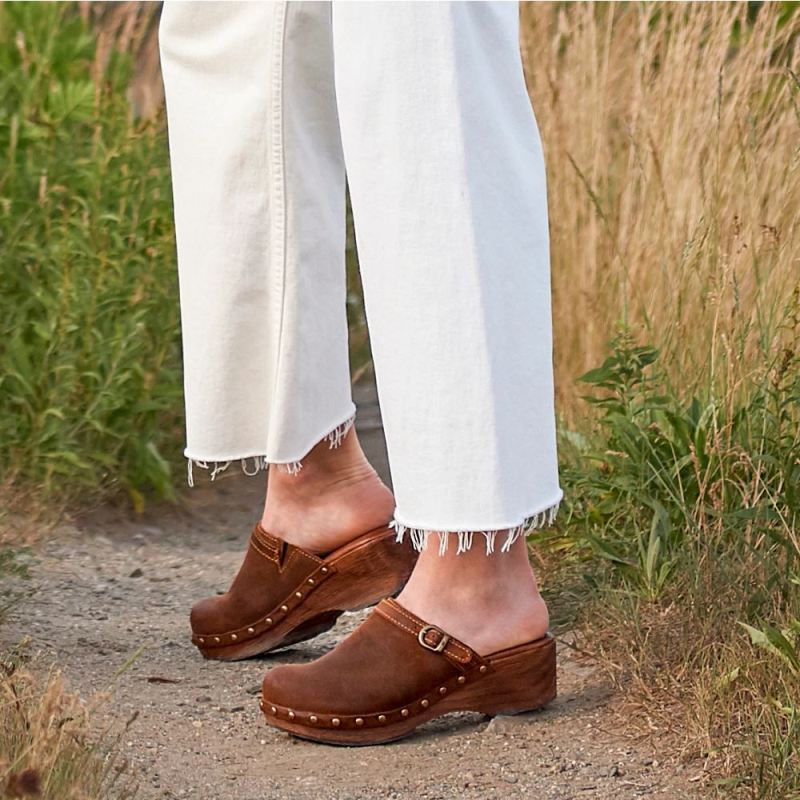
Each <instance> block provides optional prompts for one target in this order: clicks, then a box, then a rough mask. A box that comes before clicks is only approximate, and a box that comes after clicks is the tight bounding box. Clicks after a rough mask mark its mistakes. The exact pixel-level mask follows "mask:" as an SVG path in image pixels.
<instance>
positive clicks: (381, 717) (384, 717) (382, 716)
mask: <svg viewBox="0 0 800 800" xmlns="http://www.w3.org/2000/svg"><path fill="white" fill-rule="evenodd" d="M378 722H380V723H384V722H386V716H385V715H384V714H379V715H378Z"/></svg>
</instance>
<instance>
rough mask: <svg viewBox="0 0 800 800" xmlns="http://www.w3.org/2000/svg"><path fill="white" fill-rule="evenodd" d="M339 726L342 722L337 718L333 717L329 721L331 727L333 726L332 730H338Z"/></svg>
mask: <svg viewBox="0 0 800 800" xmlns="http://www.w3.org/2000/svg"><path fill="white" fill-rule="evenodd" d="M341 724H342V721H341V720H340V719H338V718H337V717H334V718H333V719H332V720H331V725H333V727H334V728H338V727H339V725H341Z"/></svg>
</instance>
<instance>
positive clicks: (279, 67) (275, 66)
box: [269, 2, 289, 439]
mask: <svg viewBox="0 0 800 800" xmlns="http://www.w3.org/2000/svg"><path fill="white" fill-rule="evenodd" d="M288 6H289V4H288V2H279V3H276V4H275V13H274V17H273V31H272V51H273V61H272V75H271V81H272V91H271V93H270V109H269V113H270V143H269V147H270V176H269V198H270V210H269V217H270V242H269V257H270V271H271V272H272V280H273V286H272V289H273V292H272V294H273V303H274V318H275V320H276V336H275V351H274V352H275V360H274V369H275V373H274V375H273V380H272V398H273V400H274V399H275V398H276V397H277V394H278V383H279V381H280V370H281V353H282V349H283V338H284V337H283V333H284V331H283V328H284V316H285V307H286V161H285V153H284V119H283V89H284V65H285V57H286V52H285V51H286V25H287V17H288ZM270 427H271V425H270ZM271 438H272V437H271V436H269V439H271Z"/></svg>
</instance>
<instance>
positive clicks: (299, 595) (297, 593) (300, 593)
mask: <svg viewBox="0 0 800 800" xmlns="http://www.w3.org/2000/svg"><path fill="white" fill-rule="evenodd" d="M294 596H295V597H302V596H303V593H302V592H295V593H294Z"/></svg>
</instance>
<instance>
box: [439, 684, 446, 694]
mask: <svg viewBox="0 0 800 800" xmlns="http://www.w3.org/2000/svg"><path fill="white" fill-rule="evenodd" d="M439 694H447V687H446V686H441V687H439Z"/></svg>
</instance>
